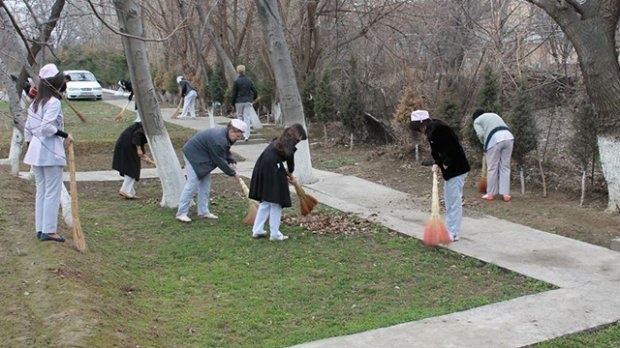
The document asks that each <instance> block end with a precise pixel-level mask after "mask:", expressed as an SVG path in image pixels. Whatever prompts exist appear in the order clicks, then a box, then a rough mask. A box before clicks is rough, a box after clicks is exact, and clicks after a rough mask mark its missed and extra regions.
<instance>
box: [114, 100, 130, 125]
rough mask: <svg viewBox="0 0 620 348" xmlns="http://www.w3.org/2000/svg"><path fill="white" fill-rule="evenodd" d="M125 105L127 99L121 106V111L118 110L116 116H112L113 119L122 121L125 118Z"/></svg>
mask: <svg viewBox="0 0 620 348" xmlns="http://www.w3.org/2000/svg"><path fill="white" fill-rule="evenodd" d="M127 105H129V101H127V104H125V106H123V109H122V110H121V112H119V113H118V114H117V115H116V116H114V121H122V120H124V119H125V109H127Z"/></svg>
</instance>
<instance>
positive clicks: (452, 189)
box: [443, 173, 467, 239]
mask: <svg viewBox="0 0 620 348" xmlns="http://www.w3.org/2000/svg"><path fill="white" fill-rule="evenodd" d="M465 178H467V173H465V174H461V175H459V176H455V177H454V178H451V179H450V180H446V181H444V183H443V197H444V200H445V204H446V228H447V229H448V232H450V235H451V236H452V239H454V237H456V236H458V235H459V233H460V232H461V220H463V185H464V184H465Z"/></svg>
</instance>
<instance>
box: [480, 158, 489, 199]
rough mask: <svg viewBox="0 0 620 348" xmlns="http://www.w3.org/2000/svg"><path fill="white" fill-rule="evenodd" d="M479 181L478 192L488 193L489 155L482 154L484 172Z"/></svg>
mask: <svg viewBox="0 0 620 348" xmlns="http://www.w3.org/2000/svg"><path fill="white" fill-rule="evenodd" d="M481 175H482V176H481V177H480V181H479V182H478V192H480V193H482V194H484V193H487V157H486V156H485V155H484V154H482V173H481Z"/></svg>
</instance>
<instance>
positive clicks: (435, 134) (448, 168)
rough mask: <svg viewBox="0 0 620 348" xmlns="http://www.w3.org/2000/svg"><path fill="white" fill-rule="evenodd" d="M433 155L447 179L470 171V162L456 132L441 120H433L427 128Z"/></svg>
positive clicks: (427, 137) (427, 136)
mask: <svg viewBox="0 0 620 348" xmlns="http://www.w3.org/2000/svg"><path fill="white" fill-rule="evenodd" d="M426 139H427V140H428V142H429V144H430V145H431V155H432V156H433V159H434V160H435V164H437V165H438V166H439V169H441V174H442V176H443V178H444V179H445V180H450V179H452V178H454V177H456V176H459V175H461V174H465V173H467V172H469V169H470V167H469V162H468V161H467V157H466V156H465V151H463V147H462V146H461V143H460V142H459V138H458V137H457V136H456V133H454V131H453V130H452V128H450V127H449V126H448V125H447V124H446V123H444V122H443V121H441V120H436V119H435V120H432V121H431V122H430V123H429V125H428V126H427V128H426Z"/></svg>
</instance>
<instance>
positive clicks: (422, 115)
mask: <svg viewBox="0 0 620 348" xmlns="http://www.w3.org/2000/svg"><path fill="white" fill-rule="evenodd" d="M429 118H431V116H430V115H429V114H428V111H426V110H414V111H412V112H411V121H413V122H415V121H418V122H421V121H424V120H428V119H429Z"/></svg>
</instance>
